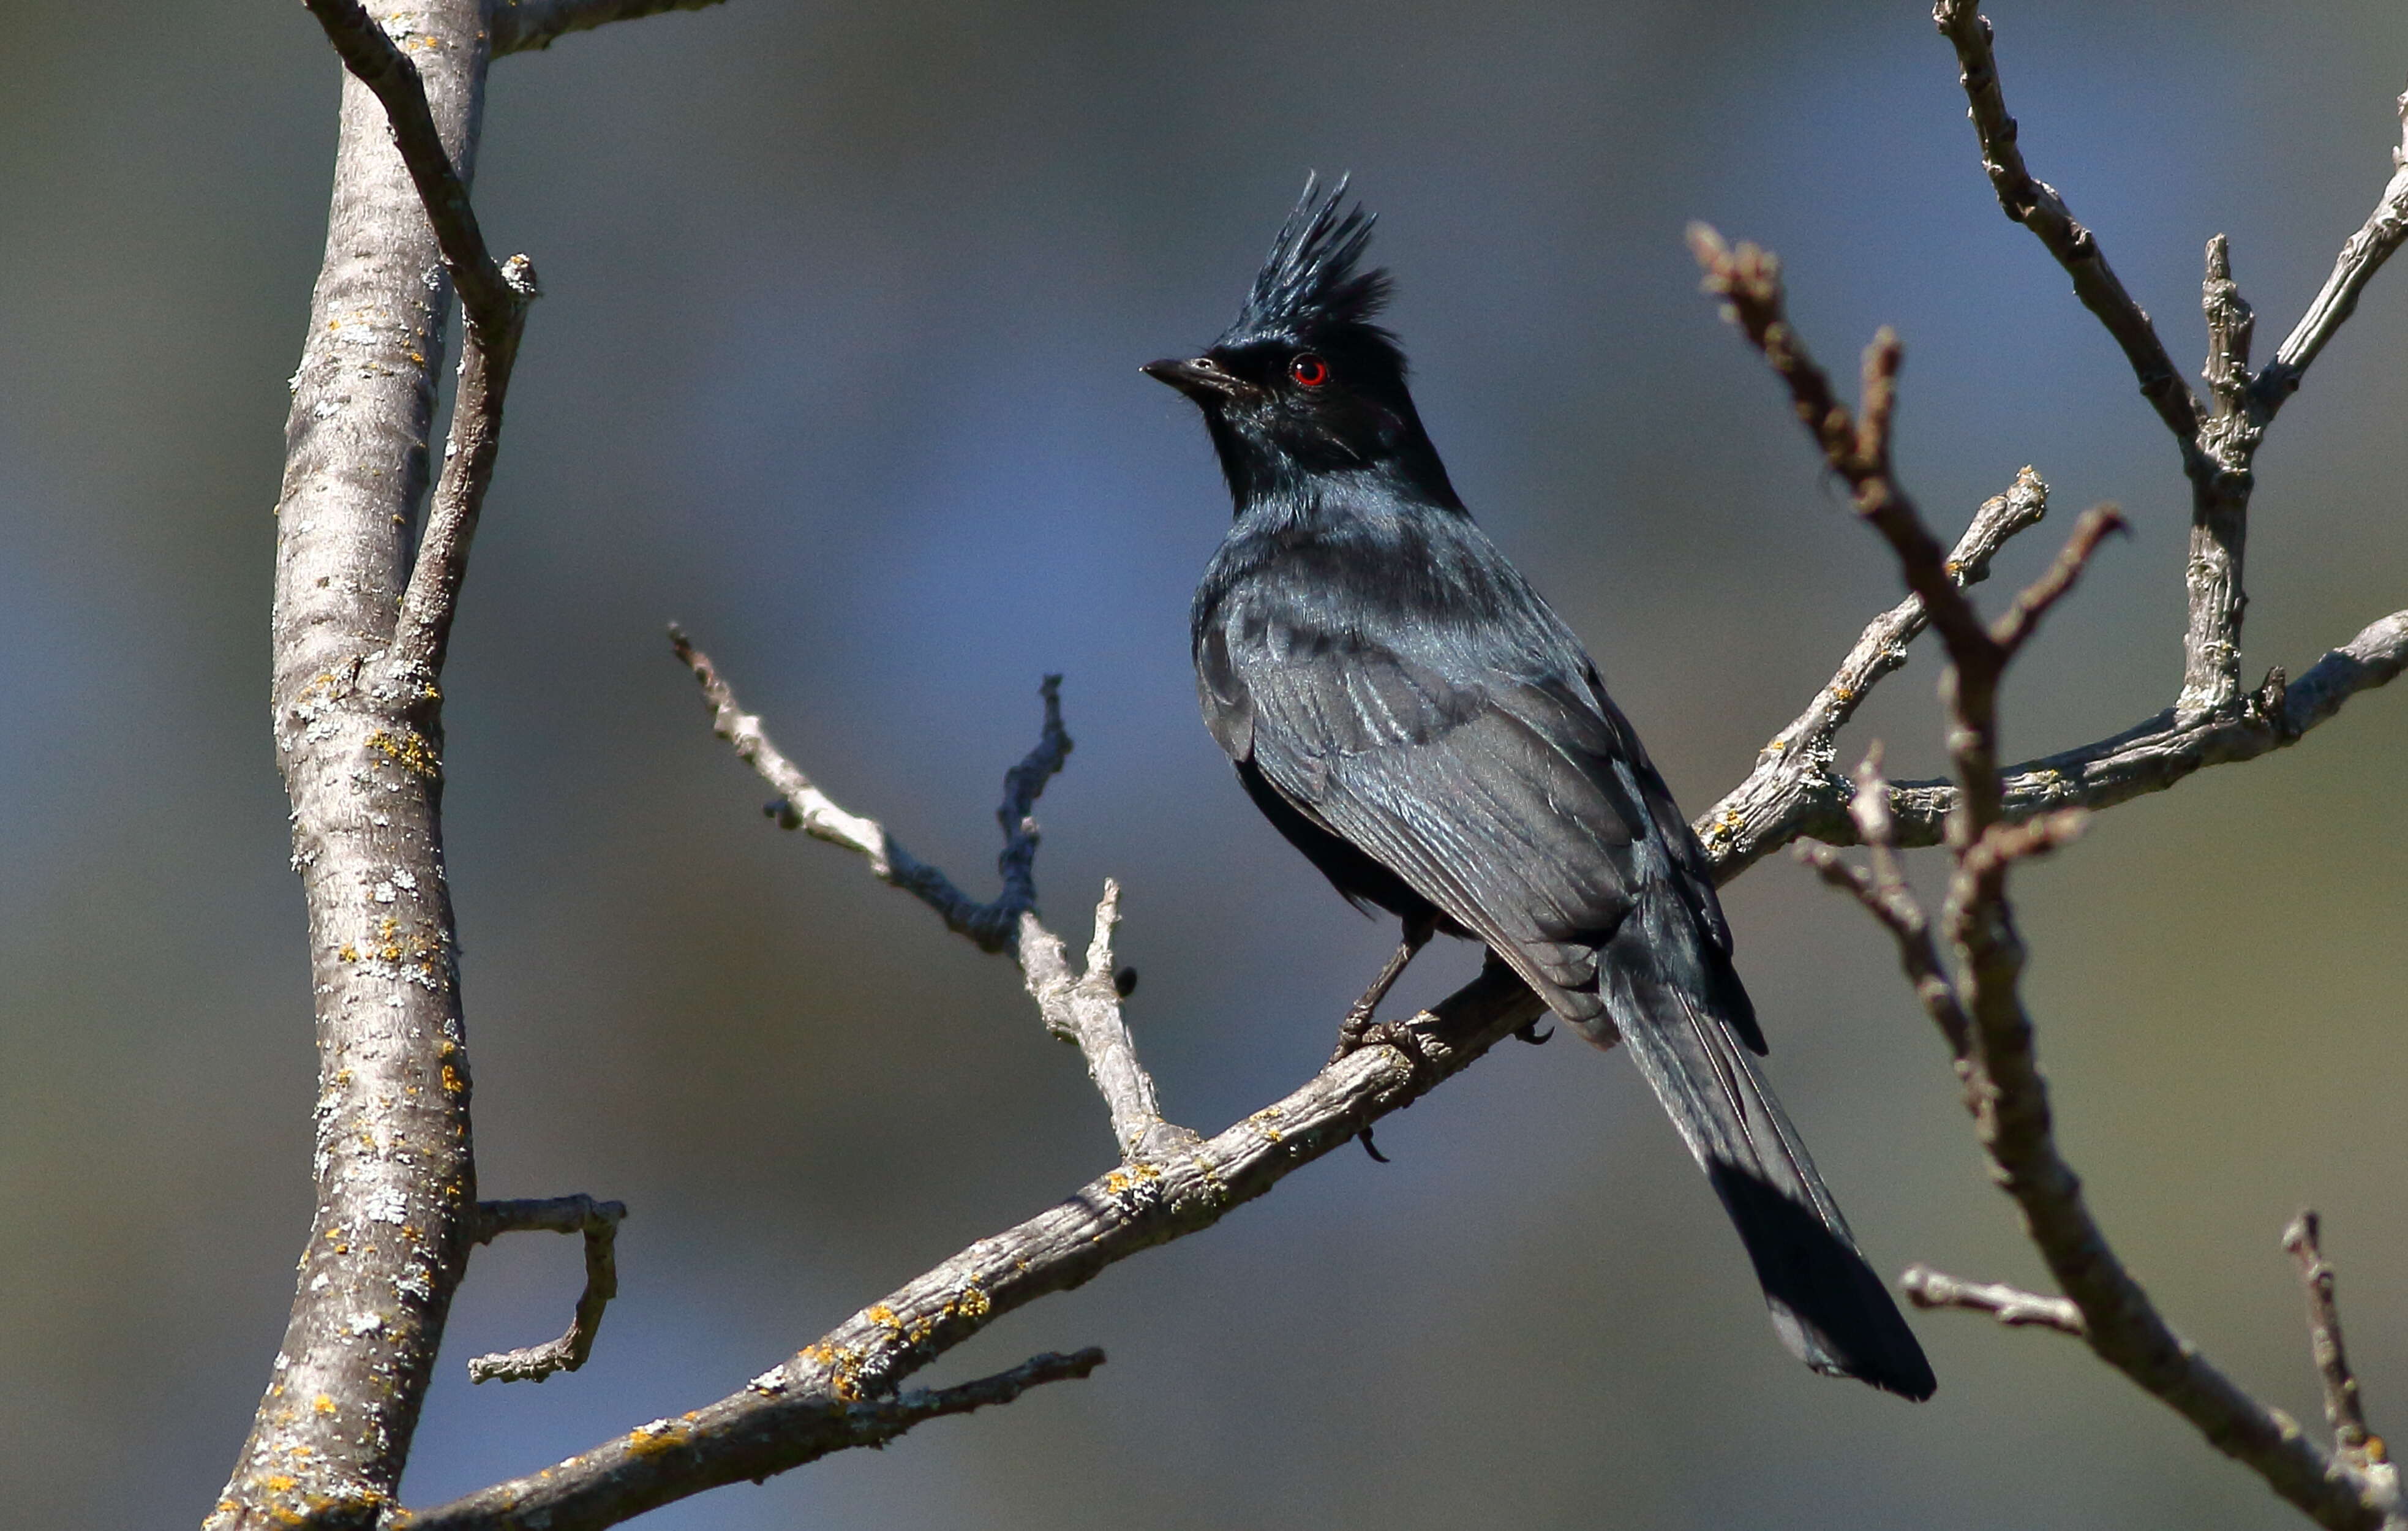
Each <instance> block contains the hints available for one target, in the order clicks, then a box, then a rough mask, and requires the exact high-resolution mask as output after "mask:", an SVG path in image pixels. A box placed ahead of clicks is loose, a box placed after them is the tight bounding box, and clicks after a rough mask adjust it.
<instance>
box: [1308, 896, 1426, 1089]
mask: <svg viewBox="0 0 2408 1531" xmlns="http://www.w3.org/2000/svg"><path fill="white" fill-rule="evenodd" d="M1437 930H1438V916H1437V915H1436V914H1435V913H1432V912H1425V913H1422V914H1416V915H1408V916H1406V917H1405V938H1404V940H1403V941H1402V942H1401V943H1400V944H1399V945H1398V947H1397V950H1396V953H1395V955H1393V956H1391V957H1390V958H1389V959H1388V964H1387V966H1384V967H1383V968H1381V969H1380V976H1379V977H1377V978H1375V979H1373V980H1371V986H1370V987H1369V988H1368V989H1366V990H1364V991H1363V997H1362V998H1360V999H1358V1000H1356V1001H1355V1003H1354V1005H1353V1007H1352V1008H1350V1009H1348V1010H1347V1012H1346V1019H1345V1020H1343V1021H1340V1023H1338V1051H1336V1052H1332V1053H1331V1054H1330V1055H1329V1061H1330V1062H1331V1063H1336V1062H1337V1061H1338V1060H1339V1059H1340V1058H1342V1057H1344V1056H1346V1054H1348V1053H1350V1052H1355V1051H1356V1050H1357V1049H1359V1048H1366V1047H1377V1046H1380V1045H1381V1044H1383V1043H1387V1044H1391V1045H1394V1046H1396V1047H1398V1048H1399V1049H1401V1050H1402V1051H1403V1052H1405V1054H1406V1055H1407V1056H1408V1057H1411V1058H1412V1060H1413V1062H1414V1063H1415V1064H1416V1065H1418V1064H1419V1063H1420V1062H1421V1061H1422V1060H1421V1055H1420V1052H1419V1050H1418V1049H1416V1048H1415V1047H1413V1046H1412V1043H1411V1042H1410V1041H1400V1040H1399V1039H1398V1038H1399V1037H1401V1036H1403V1035H1404V1034H1403V1033H1400V1032H1399V1031H1398V1030H1397V1028H1395V1027H1392V1026H1374V1025H1373V1024H1372V1023H1371V1012H1372V1011H1373V1010H1375V1009H1379V1008H1380V1001H1382V1000H1383V999H1385V998H1387V997H1388V991H1389V990H1390V989H1393V988H1395V987H1396V986H1397V980H1398V978H1400V977H1402V976H1403V974H1404V971H1405V967H1406V965H1407V964H1409V963H1411V962H1412V960H1413V956H1414V953H1416V952H1420V951H1421V949H1422V948H1423V947H1426V946H1427V945H1429V938H1430V937H1431V936H1432V935H1434V934H1435V933H1436V932H1437Z"/></svg>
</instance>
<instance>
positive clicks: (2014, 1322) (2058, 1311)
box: [1898, 1266, 2089, 1339]
mask: <svg viewBox="0 0 2408 1531" xmlns="http://www.w3.org/2000/svg"><path fill="white" fill-rule="evenodd" d="M1898 1284H1899V1290H1901V1291H1903V1292H1904V1293H1905V1294H1906V1295H1907V1299H1908V1300H1909V1301H1911V1302H1913V1303H1914V1306H1915V1307H1917V1308H1924V1309H1935V1308H1954V1309H1960V1310H1961V1311H1964V1312H1968V1313H1987V1314H1989V1315H1990V1316H1991V1317H1992V1318H1995V1319H1997V1320H1998V1321H1999V1322H2000V1324H2005V1325H2006V1326H2007V1327H2008V1328H2010V1329H2024V1328H2033V1329H2054V1330H2056V1331H2057V1333H2058V1334H2061V1335H2071V1336H2072V1337H2073V1338H2076V1339H2083V1338H2087V1337H2088V1333H2089V1331H2088V1329H2087V1327H2086V1326H2085V1324H2083V1322H2082V1309H2079V1308H2076V1307H2075V1306H2074V1305H2073V1304H2071V1303H2070V1302H2068V1301H2066V1300H2065V1299H2064V1298H2063V1297H2043V1296H2042V1295H2040V1294H2039V1293H2037V1292H2026V1291H2024V1290H2023V1289H2022V1288H2021V1287H2014V1286H2006V1285H2002V1284H2000V1283H1998V1282H1983V1281H1958V1280H1957V1278H1956V1277H1954V1276H1946V1275H1942V1273H1941V1272H1939V1271H1936V1270H1934V1269H1932V1268H1931V1267H1930V1266H1908V1267H1907V1268H1906V1274H1905V1275H1903V1276H1900V1277H1899V1279H1898Z"/></svg>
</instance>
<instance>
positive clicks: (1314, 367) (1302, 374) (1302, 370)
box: [1287, 351, 1329, 388]
mask: <svg viewBox="0 0 2408 1531" xmlns="http://www.w3.org/2000/svg"><path fill="white" fill-rule="evenodd" d="M1287 375H1288V376H1289V377H1291V378H1294V379H1296V380H1297V382H1300V383H1302V384H1303V385H1304V386H1305V387H1307V388H1318V387H1320V386H1321V385H1322V384H1323V383H1326V382H1327V381H1328V380H1329V364H1328V363H1327V362H1325V361H1323V360H1322V359H1321V358H1320V357H1318V356H1315V355H1314V354H1313V353H1312V352H1311V351H1306V352H1305V353H1304V354H1303V355H1301V356H1298V357H1297V359H1296V360H1295V361H1293V362H1290V363H1289V364H1288V365H1287Z"/></svg>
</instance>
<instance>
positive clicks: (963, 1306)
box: [946, 1283, 995, 1319]
mask: <svg viewBox="0 0 2408 1531" xmlns="http://www.w3.org/2000/svg"><path fill="white" fill-rule="evenodd" d="M946 1306H947V1307H949V1308H952V1309H955V1310H956V1311H958V1312H959V1313H960V1314H961V1315H962V1316H963V1317H964V1318H973V1319H982V1318H984V1317H986V1316H987V1313H988V1312H989V1311H990V1310H991V1309H993V1308H994V1307H995V1302H994V1299H992V1298H990V1297H989V1296H988V1295H986V1294H985V1293H983V1292H982V1291H980V1290H979V1289H978V1287H977V1285H976V1284H975V1283H973V1284H972V1285H970V1286H968V1287H966V1288H964V1289H963V1291H962V1295H960V1296H958V1297H956V1298H954V1299H953V1301H952V1302H950V1303H948V1304H946Z"/></svg>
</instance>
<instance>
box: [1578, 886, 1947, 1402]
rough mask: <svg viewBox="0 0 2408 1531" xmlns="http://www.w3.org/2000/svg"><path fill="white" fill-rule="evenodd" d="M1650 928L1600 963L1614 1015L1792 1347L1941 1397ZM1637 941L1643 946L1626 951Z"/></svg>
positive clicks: (1892, 1305) (1917, 1349)
mask: <svg viewBox="0 0 2408 1531" xmlns="http://www.w3.org/2000/svg"><path fill="white" fill-rule="evenodd" d="M1641 912H1642V913H1643V912H1644V911H1643V909H1642V911H1641ZM1643 923H1647V922H1645V921H1643V920H1641V919H1633V920H1631V921H1628V922H1626V925H1625V929H1624V930H1623V931H1619V932H1617V933H1616V935H1615V938H1614V939H1613V941H1612V942H1611V943H1610V945H1609V948H1608V951H1607V952H1606V953H1605V955H1604V958H1603V960H1602V961H1601V962H1600V963H1599V965H1598V966H1600V967H1601V968H1602V969H1603V970H1604V981H1603V982H1602V983H1601V984H1600V985H1599V987H1600V989H1601V990H1602V991H1603V994H1602V997H1603V999H1604V1008H1605V1011H1606V1014H1607V1015H1608V1016H1610V1017H1611V1018H1612V1020H1613V1023H1614V1027H1615V1029H1616V1030H1618V1031H1619V1032H1620V1033H1621V1036H1622V1039H1623V1041H1624V1042H1625V1043H1626V1044H1627V1046H1628V1048H1629V1049H1630V1056H1631V1060H1632V1061H1633V1062H1634V1063H1636V1064H1637V1065H1638V1066H1639V1071H1640V1072H1641V1074H1642V1075H1644V1076H1645V1077H1646V1080H1647V1082H1648V1084H1649V1086H1650V1087H1652V1088H1653V1089H1654V1090H1655V1092H1656V1098H1657V1099H1658V1100H1659V1101H1661V1102H1662V1103H1663V1106H1664V1109H1665V1110H1666V1112H1667V1113H1669V1114H1670V1116H1671V1118H1672V1123H1673V1125H1675V1126H1676V1127H1678V1128H1679V1129H1680V1132H1681V1137H1682V1138H1684V1140H1685V1141H1686V1142H1687V1143H1688V1145H1689V1152H1691V1153H1693V1154H1695V1155H1696V1156H1697V1160H1698V1163H1699V1166H1702V1167H1703V1168H1704V1170H1705V1171H1706V1176H1707V1179H1708V1180H1711V1181H1712V1182H1713V1188H1714V1192H1715V1194H1716V1195H1719V1196H1720V1197H1721V1198H1722V1203H1723V1208H1724V1210H1725V1211H1727V1213H1728V1214H1729V1215H1730V1220H1731V1223H1733V1224H1734V1225H1735V1226H1736V1227H1737V1228H1738V1230H1739V1236H1740V1239H1741V1241H1742V1243H1744V1244H1745V1245H1746V1246H1747V1252H1748V1258H1749V1259H1750V1260H1751V1261H1752V1262H1753V1263H1754V1264H1755V1266H1756V1280H1757V1281H1758V1282H1760V1283H1761V1284H1762V1285H1763V1287H1764V1300H1765V1303H1766V1306H1768V1307H1769V1308H1770V1309H1771V1310H1772V1324H1773V1328H1774V1329H1775V1330H1777V1331H1778V1332H1779V1333H1780V1335H1781V1339H1782V1342H1783V1343H1784V1344H1785V1345H1786V1346H1787V1347H1788V1348H1789V1350H1790V1352H1791V1353H1793V1354H1795V1355H1796V1356H1797V1357H1798V1358H1799V1360H1801V1361H1803V1362H1805V1363H1806V1364H1807V1365H1808V1366H1812V1367H1813V1369H1814V1370H1816V1371H1818V1372H1822V1373H1824V1374H1825V1375H1827V1376H1836V1377H1855V1378H1858V1379H1860V1380H1862V1381H1867V1382H1870V1383H1871V1384H1872V1385H1874V1386H1875V1387H1880V1388H1885V1389H1887V1390H1888V1391H1890V1392H1892V1393H1897V1394H1900V1395H1904V1396H1906V1397H1909V1398H1914V1399H1917V1400H1921V1399H1924V1398H1928V1397H1929V1396H1931V1394H1932V1391H1933V1389H1934V1388H1935V1387H1936V1386H1937V1385H1938V1384H1937V1382H1936V1381H1935V1379H1934V1378H1933V1377H1932V1375H1931V1366H1930V1363H1929V1362H1928V1361H1927V1360H1925V1359H1924V1355H1923V1349H1922V1347H1921V1346H1920V1345H1918V1344H1917V1343H1916V1342H1915V1338H1914V1331H1913V1330H1911V1329H1909V1328H1908V1327H1907V1324H1906V1319H1905V1316H1904V1315H1903V1314H1901V1313H1900V1312H1899V1310H1898V1304H1897V1303H1896V1302H1895V1301H1893V1300H1892V1299H1891V1297H1890V1295H1889V1293H1888V1291H1887V1289H1886V1288H1885V1287H1884V1286H1883V1284H1882V1280H1881V1278H1880V1277H1879V1276H1877V1275H1875V1274H1874V1272H1873V1269H1872V1267H1871V1266H1870V1265H1868V1264H1867V1263H1866V1262H1865V1257H1864V1255H1863V1253H1862V1252H1859V1251H1858V1250H1857V1248H1856V1238H1855V1237H1854V1236H1853V1235H1851V1234H1850V1233H1849V1231H1848V1223H1847V1219H1845V1218H1843V1217H1842V1216H1841V1215H1840V1209H1839V1207H1838V1206H1837V1205H1836V1204H1835V1203H1834V1202H1833V1201H1832V1200H1831V1193H1830V1192H1829V1191H1828V1189H1826V1188H1825V1186H1824V1184H1823V1179H1822V1177H1821V1176H1820V1175H1818V1174H1816V1173H1815V1172H1814V1161H1813V1159H1812V1158H1811V1157H1809V1156H1808V1154H1807V1152H1806V1146H1805V1144H1804V1143H1803V1142H1802V1141H1800V1139H1799V1135H1798V1129H1797V1128H1796V1127H1795V1126H1794V1125H1792V1124H1791V1123H1790V1121H1789V1117H1788V1115H1787V1113H1786V1112H1785V1111H1783V1110H1782V1109H1781V1104H1780V1102H1779V1101H1777V1100H1775V1099H1774V1098H1773V1095H1772V1092H1771V1091H1770V1089H1769V1088H1767V1086H1766V1085H1765V1082H1764V1080H1763V1078H1762V1076H1760V1075H1759V1074H1757V1072H1756V1063H1755V1060H1754V1059H1753V1058H1751V1057H1750V1056H1749V1055H1748V1052H1747V1050H1746V1049H1745V1048H1744V1047H1742V1045H1741V1042H1740V1040H1739V1037H1737V1036H1736V1035H1735V1031H1734V1028H1733V1027H1732V1026H1731V1025H1730V1024H1728V1023H1726V1022H1725V1021H1723V1020H1722V1019H1721V1018H1719V1017H1718V1016H1716V1015H1715V1014H1713V1012H1712V1011H1711V1010H1709V1009H1707V1008H1706V1002H1705V1001H1703V1000H1701V999H1700V998H1699V992H1698V987H1697V986H1693V985H1691V984H1688V983H1684V982H1682V981H1680V980H1679V978H1678V977H1676V976H1674V975H1668V974H1665V973H1664V972H1663V971H1662V968H1661V966H1660V958H1661V957H1662V955H1663V954H1664V953H1665V952H1666V950H1667V948H1666V947H1665V946H1662V945H1656V944H1655V943H1652V942H1649V941H1648V940H1647V937H1646V935H1645V933H1644V932H1642V931H1639V930H1633V929H1631V928H1629V927H1631V926H1636V925H1641V924H1643ZM1626 938H1627V939H1629V940H1630V943H1631V946H1632V948H1633V950H1630V951H1627V952H1626V951H1623V950H1621V948H1622V947H1623V945H1624V941H1625V939H1626ZM1670 950H1673V951H1677V950H1678V947H1677V946H1675V947H1672V948H1671V949H1670ZM1591 1024H1592V1025H1594V1023H1591Z"/></svg>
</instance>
